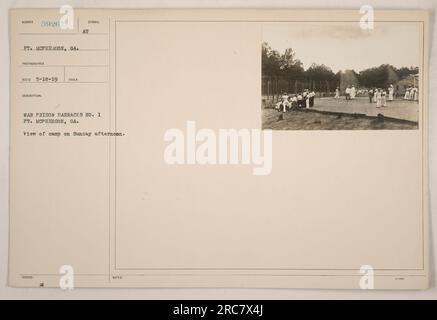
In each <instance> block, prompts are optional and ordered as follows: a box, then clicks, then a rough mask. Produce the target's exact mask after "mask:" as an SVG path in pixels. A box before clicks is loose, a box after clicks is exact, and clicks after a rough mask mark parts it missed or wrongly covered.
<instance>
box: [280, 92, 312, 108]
mask: <svg viewBox="0 0 437 320" xmlns="http://www.w3.org/2000/svg"><path fill="white" fill-rule="evenodd" d="M315 96H316V93H315V92H314V91H310V90H309V89H305V90H304V91H303V92H302V93H298V94H292V95H289V94H288V93H286V92H284V94H283V95H282V96H281V99H280V101H279V102H278V103H277V104H276V106H275V108H276V110H278V111H281V112H287V110H289V109H291V108H311V107H312V106H314V98H315Z"/></svg>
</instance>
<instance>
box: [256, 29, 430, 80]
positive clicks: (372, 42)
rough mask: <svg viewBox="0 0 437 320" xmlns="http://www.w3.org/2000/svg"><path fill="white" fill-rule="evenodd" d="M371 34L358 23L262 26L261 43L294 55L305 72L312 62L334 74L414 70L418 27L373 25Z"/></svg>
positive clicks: (419, 31) (418, 56)
mask: <svg viewBox="0 0 437 320" xmlns="http://www.w3.org/2000/svg"><path fill="white" fill-rule="evenodd" d="M374 27H375V28H374V29H373V30H362V29H361V28H360V26H359V23H358V22H335V23H334V22H290V23H282V22H281V23H268V24H265V25H264V26H263V42H268V43H269V45H270V46H271V48H272V49H274V50H277V51H279V52H280V53H284V51H285V49H286V48H292V49H293V50H294V51H295V52H296V58H297V59H300V60H301V61H302V62H303V64H304V68H305V69H307V68H308V67H309V66H310V65H311V64H312V63H313V62H315V63H317V64H322V63H323V64H325V65H327V66H329V67H330V68H331V69H332V70H333V71H334V72H337V71H339V70H342V71H344V70H348V69H354V70H355V71H357V72H359V71H361V70H364V69H367V68H371V67H377V66H380V65H381V64H391V65H393V66H395V67H398V68H400V67H411V66H414V67H418V66H419V64H420V54H421V53H420V52H421V48H420V36H421V28H422V26H421V24H420V23H417V22H375V25H374Z"/></svg>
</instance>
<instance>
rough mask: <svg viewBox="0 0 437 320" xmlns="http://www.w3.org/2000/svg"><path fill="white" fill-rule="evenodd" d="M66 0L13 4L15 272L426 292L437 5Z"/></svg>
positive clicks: (49, 283)
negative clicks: (86, 4)
mask: <svg viewBox="0 0 437 320" xmlns="http://www.w3.org/2000/svg"><path fill="white" fill-rule="evenodd" d="M70 9H71V10H70ZM70 9H68V8H64V10H61V12H60V10H59V9H12V10H11V11H10V44H11V78H10V83H11V120H10V121H11V123H10V124H11V155H10V160H11V162H10V170H11V171H10V178H11V181H10V261H9V263H10V268H9V283H10V285H11V286H17V287H61V288H64V287H267V288H354V289H424V288H427V286H428V210H427V208H428V202H427V201H428V200H427V114H428V113H427V88H428V87H427V84H428V83H427V76H428V63H427V59H428V13H427V12H422V11H408V12H407V11H375V12H374V13H373V16H369V17H370V18H371V17H374V19H373V20H372V19H370V18H369V19H367V20H365V21H364V22H363V20H362V17H363V14H361V13H360V12H359V10H348V11H329V14H328V12H327V11H325V10H118V9H117V10H109V9H107V10H105V9H73V8H70ZM406 39H408V40H407V41H406Z"/></svg>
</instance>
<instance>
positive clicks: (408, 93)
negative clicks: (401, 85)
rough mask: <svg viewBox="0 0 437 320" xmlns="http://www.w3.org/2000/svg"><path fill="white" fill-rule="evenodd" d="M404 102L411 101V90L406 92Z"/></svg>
mask: <svg viewBox="0 0 437 320" xmlns="http://www.w3.org/2000/svg"><path fill="white" fill-rule="evenodd" d="M404 100H410V88H407V90H405V96H404Z"/></svg>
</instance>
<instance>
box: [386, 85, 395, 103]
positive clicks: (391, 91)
mask: <svg viewBox="0 0 437 320" xmlns="http://www.w3.org/2000/svg"><path fill="white" fill-rule="evenodd" d="M394 91H395V89H394V88H393V85H392V84H391V85H390V87H389V88H388V101H393V95H394Z"/></svg>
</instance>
